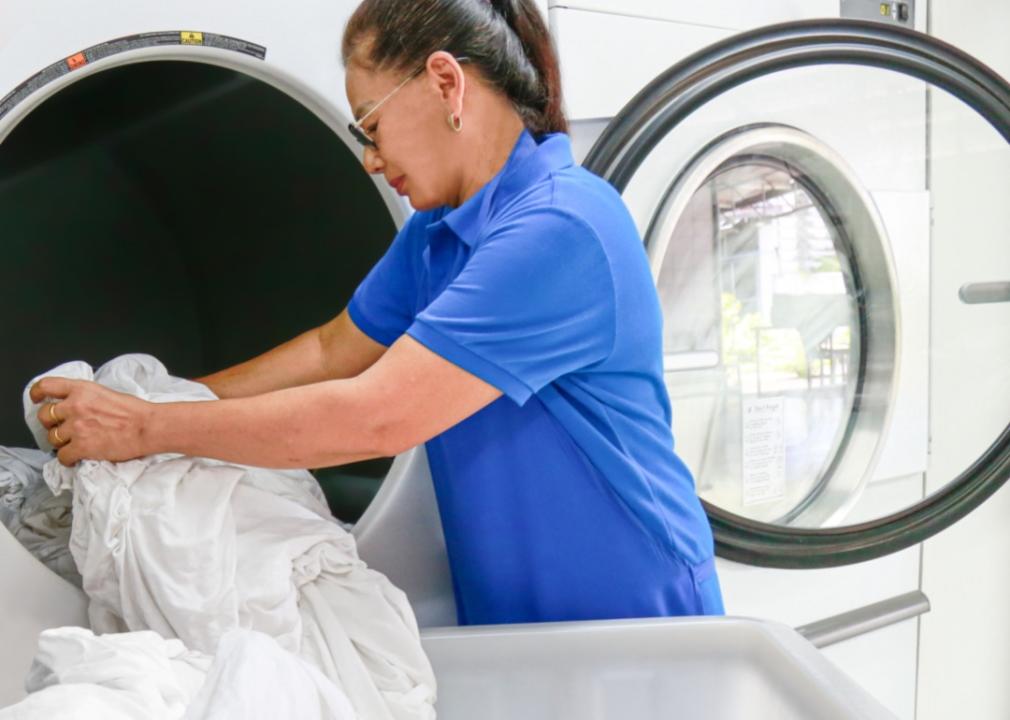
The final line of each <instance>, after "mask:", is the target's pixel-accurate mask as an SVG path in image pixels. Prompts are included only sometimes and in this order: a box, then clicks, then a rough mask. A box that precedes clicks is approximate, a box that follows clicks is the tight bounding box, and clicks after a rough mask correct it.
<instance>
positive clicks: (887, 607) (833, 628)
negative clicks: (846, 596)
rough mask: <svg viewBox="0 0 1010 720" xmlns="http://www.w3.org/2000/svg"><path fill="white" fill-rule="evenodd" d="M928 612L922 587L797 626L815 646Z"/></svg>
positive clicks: (926, 600)
mask: <svg viewBox="0 0 1010 720" xmlns="http://www.w3.org/2000/svg"><path fill="white" fill-rule="evenodd" d="M927 612H929V598H928V597H926V595H925V594H924V593H923V592H922V591H921V590H916V591H914V592H910V593H905V594H904V595H898V596H897V597H893V598H890V599H888V600H883V601H881V602H877V603H873V604H872V605H867V606H866V607H861V608H859V609H857V610H850V611H849V612H844V613H842V614H841V615H835V616H833V617H829V618H825V619H823V620H818V621H817V622H812V623H810V624H809V625H802V626H800V627H798V628H796V632H798V633H799V634H800V635H802V636H803V637H805V638H806V639H807V640H809V641H810V642H811V643H812V644H813V645H814V647H818V648H823V647H827V646H828V645H834V644H836V643H840V642H842V641H843V640H849V639H850V638H854V637H858V636H859V635H865V634H867V633H870V632H873V631H874V630H880V629H881V628H885V627H887V626H889V625H896V624H897V623H900V622H903V621H904V620H909V619H911V618H914V617H918V616H919V615H922V614H923V613H927Z"/></svg>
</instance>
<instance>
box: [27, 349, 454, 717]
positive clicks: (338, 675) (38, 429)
mask: <svg viewBox="0 0 1010 720" xmlns="http://www.w3.org/2000/svg"><path fill="white" fill-rule="evenodd" d="M43 375H45V376H51V375H59V376H62V377H71V378H77V379H89V380H90V379H94V380H95V381H96V382H99V383H101V384H103V385H106V386H108V387H110V388H112V389H115V390H119V391H121V392H128V393H130V394H133V395H137V396H139V397H141V398H144V399H146V400H150V401H153V402H178V401H201V400H210V399H215V396H214V394H213V393H212V392H211V391H210V390H209V389H208V388H207V387H205V386H203V385H200V384H199V383H194V382H190V381H187V380H183V379H179V378H173V377H171V376H169V375H168V373H167V371H166V370H165V368H164V366H163V365H161V363H160V362H158V361H157V360H156V359H155V358H153V357H151V356H147V355H126V356H122V357H120V358H116V359H115V360H112V361H110V362H109V363H107V364H106V365H104V366H102V367H101V368H100V369H99V370H98V371H97V372H96V373H94V374H92V371H91V368H90V367H89V366H87V365H86V364H84V363H68V364H66V365H61V366H60V367H58V368H55V369H54V370H51V371H49V372H47V373H44V374H43ZM40 377H42V376H40ZM36 380H37V378H36ZM34 382H35V380H33V381H32V383H29V385H28V388H30V387H31V385H32V384H33V383H34ZM38 410H39V405H35V404H33V403H31V400H30V398H29V397H28V395H27V388H26V391H25V418H26V420H27V422H28V424H29V426H30V427H31V429H32V431H33V434H34V435H35V437H36V439H37V441H38V442H39V445H40V446H41V447H46V446H47V445H48V442H47V439H46V431H45V429H44V428H43V427H42V426H41V424H40V423H39V422H38V419H37V417H36V415H37V413H38ZM43 475H44V479H45V482H46V484H47V485H48V486H49V488H50V489H51V490H52V492H53V493H59V492H62V491H64V490H71V491H72V493H73V528H72V532H71V536H70V551H71V553H72V554H73V557H74V559H75V561H76V563H77V566H78V568H79V570H80V572H81V576H82V579H83V588H84V590H85V592H86V593H87V595H88V596H89V598H90V606H89V619H90V621H91V624H92V629H93V630H94V631H95V632H98V633H113V632H124V631H130V630H154V631H155V632H157V633H158V635H160V636H162V637H164V638H168V639H172V638H178V639H179V640H181V641H182V643H183V644H184V646H185V647H187V648H189V649H190V650H194V651H199V652H202V653H205V654H208V655H209V654H214V653H218V654H220V652H221V649H220V647H219V644H220V643H221V640H222V638H223V637H224V636H225V635H226V634H227V633H229V632H231V631H234V630H237V629H245V630H253V631H258V632H261V633H265V634H266V635H268V636H270V638H272V639H273V640H274V641H275V642H276V644H277V645H278V646H279V647H280V648H283V649H284V650H286V651H289V652H291V653H294V654H295V655H297V656H298V657H299V658H302V659H304V660H305V661H307V662H308V663H311V664H312V665H314V666H315V667H316V668H318V669H319V670H320V671H321V672H322V673H323V675H324V676H325V677H326V678H328V680H329V681H330V682H331V683H332V684H334V685H335V687H336V688H339V691H342V692H343V693H344V694H345V695H346V697H347V699H348V700H349V702H350V706H352V707H353V708H354V711H355V712H356V714H357V716H360V717H362V718H369V719H372V718H375V719H376V720H385V719H387V718H388V719H389V720H415V719H416V720H421V719H428V718H434V716H435V713H434V700H435V678H434V673H433V672H432V669H431V665H430V664H429V662H428V660H427V657H426V656H425V655H424V652H423V650H422V648H421V644H420V637H419V632H418V629H417V624H416V621H415V619H414V615H413V612H412V610H411V608H410V606H409V604H408V602H407V599H406V596H405V595H404V594H403V593H402V592H401V591H400V590H399V589H398V588H396V587H394V586H393V585H392V584H391V583H390V582H389V580H388V579H387V578H386V577H385V576H383V575H382V574H381V573H378V572H375V571H374V570H371V569H369V568H368V567H367V566H366V565H365V564H364V563H363V562H362V561H361V560H360V559H359V558H358V557H357V551H356V547H355V542H354V538H353V537H352V536H351V535H350V534H349V533H348V532H347V531H346V530H345V529H344V528H343V527H341V526H340V525H339V524H338V523H337V522H336V521H335V520H334V519H333V518H332V517H331V515H330V513H329V510H328V508H327V506H326V503H325V500H324V498H323V495H322V491H321V490H320V489H319V486H318V483H316V482H315V480H314V478H313V477H312V475H311V474H310V473H308V472H307V471H278V470H265V469H261V468H250V467H245V466H240V465H235V464H229V463H223V462H219V461H215V460H209V459H204V458H191V457H183V456H179V455H170V454H164V455H155V456H150V457H146V458H142V459H138V460H133V461H130V462H124V463H109V462H97V461H90V460H85V461H81V462H80V463H78V464H77V465H76V466H74V467H73V468H66V467H63V466H62V465H61V464H59V462H58V461H56V460H53V461H51V462H49V463H47V464H46V465H45V466H44V468H43ZM250 662H252V661H250ZM232 675H233V674H232V673H231V672H230V671H229V672H223V671H222V673H221V674H220V677H221V678H226V677H231V676H232ZM252 675H255V673H252ZM234 676H235V677H244V676H242V675H241V674H240V673H239V674H238V675H234ZM249 690H250V691H251V690H252V688H250V689H249ZM238 692H240V693H241V692H245V688H243V689H241V690H239V691H238ZM281 715H282V716H290V717H295V715H290V714H289V713H286V712H285V713H281ZM214 717H224V716H222V715H215V716H214ZM333 717H340V718H342V717H345V716H343V715H334V716H333ZM347 717H351V716H347Z"/></svg>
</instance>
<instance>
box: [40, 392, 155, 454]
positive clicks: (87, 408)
mask: <svg viewBox="0 0 1010 720" xmlns="http://www.w3.org/2000/svg"><path fill="white" fill-rule="evenodd" d="M29 395H30V396H31V399H32V402H36V403H39V402H42V401H43V400H44V399H45V398H47V397H48V398H51V399H53V402H47V403H45V404H44V405H43V406H42V408H41V409H40V410H39V413H38V418H39V420H40V421H41V422H42V425H43V426H44V427H45V428H46V429H48V430H49V442H50V443H51V444H52V446H53V447H55V448H57V451H58V452H57V457H59V460H60V462H61V463H63V464H64V465H66V466H68V467H69V466H71V465H76V464H77V462H78V461H79V460H84V459H88V460H109V461H111V462H122V461H124V460H132V459H133V458H136V457H140V456H142V455H149V454H150V451H149V450H148V448H147V442H146V440H147V438H146V437H145V430H146V428H147V427H148V426H149V419H150V417H151V413H152V412H153V410H154V404H153V403H149V402H146V401H144V400H141V399H139V398H136V397H133V396H132V395H126V394H124V393H120V392H116V391H115V390H110V389H108V388H107V387H104V386H102V385H99V384H98V383H95V382H90V381H88V380H68V379H66V378H58V377H45V378H42V379H41V380H39V381H38V382H37V383H35V384H34V385H32V388H31V390H30V391H29Z"/></svg>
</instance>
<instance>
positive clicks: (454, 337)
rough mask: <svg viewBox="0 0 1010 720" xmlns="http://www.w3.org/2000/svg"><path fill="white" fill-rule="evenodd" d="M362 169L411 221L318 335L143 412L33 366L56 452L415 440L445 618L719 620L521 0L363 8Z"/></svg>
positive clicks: (687, 503)
mask: <svg viewBox="0 0 1010 720" xmlns="http://www.w3.org/2000/svg"><path fill="white" fill-rule="evenodd" d="M343 57H344V62H345V64H346V67H347V74H346V78H347V83H346V91H347V96H348V99H349V101H350V105H351V107H352V108H353V109H354V114H355V117H356V118H358V120H357V122H356V123H354V124H353V125H352V126H351V131H352V133H354V135H355V136H356V137H357V138H358V139H359V141H360V142H361V143H362V144H363V145H364V146H365V147H364V163H365V167H366V169H367V170H368V171H369V172H371V173H381V174H382V175H383V176H384V177H385V178H386V180H387V181H388V182H389V183H390V185H392V186H393V187H394V188H395V189H396V190H397V191H398V192H399V193H401V194H402V195H405V196H407V197H408V198H409V200H410V203H411V205H412V206H413V207H414V208H415V209H416V210H418V212H417V213H416V214H414V215H413V216H412V217H411V219H410V220H409V221H408V222H407V223H406V225H405V226H404V228H403V229H402V230H401V231H400V233H399V234H398V235H397V236H396V238H395V240H394V241H393V243H392V245H391V247H390V249H389V251H388V252H387V253H386V255H385V256H384V257H383V258H382V260H381V261H380V262H379V263H378V264H377V265H376V266H375V268H374V269H373V270H372V271H371V273H370V274H369V275H368V277H366V278H365V280H364V281H363V282H362V284H361V285H360V286H359V287H358V289H357V291H356V292H355V294H354V297H353V299H352V300H351V302H350V304H349V306H348V308H347V309H346V310H345V311H344V312H342V313H341V314H340V315H339V316H338V317H337V318H335V319H334V320H332V321H331V322H329V323H328V324H326V325H324V326H322V327H320V328H317V329H315V330H312V331H309V332H307V333H305V334H304V335H301V336H300V337H298V338H296V339H294V340H292V341H290V342H288V343H286V344H284V345H282V346H280V347H278V348H276V349H274V350H272V351H270V352H268V353H266V354H264V355H262V356H260V357H258V358H255V359H253V360H251V361H249V362H246V363H243V364H241V365H238V366H236V367H233V368H230V369H227V370H224V371H221V372H219V373H216V374H214V375H210V376H208V377H206V378H202V381H203V382H205V383H206V384H207V385H208V386H210V387H211V389H213V390H214V391H215V392H216V393H217V394H218V396H220V397H221V398H222V400H220V401H217V402H207V403H176V404H165V405H152V404H149V403H146V402H143V401H141V400H138V399H136V398H133V397H128V396H125V395H120V394H117V393H115V392H112V391H109V390H108V389H105V388H102V387H99V386H97V385H95V384H93V383H85V382H75V381H68V380H60V379H56V378H45V379H43V380H41V381H40V382H39V383H38V384H37V385H36V386H35V387H34V388H33V389H32V396H33V398H35V399H36V401H39V400H41V399H42V398H44V397H51V398H56V399H57V400H58V402H55V403H51V404H47V405H45V406H44V407H43V408H42V410H41V411H40V413H39V417H40V419H41V420H42V421H43V423H44V424H45V425H46V427H48V428H50V439H51V440H52V442H53V444H54V445H55V446H57V447H59V458H60V460H61V461H62V462H63V463H65V464H68V465H69V464H73V463H75V462H77V461H78V460H80V459H82V458H92V459H107V460H114V461H122V460H127V459H129V458H133V457H137V456H140V455H146V454H152V453H158V452H178V453H184V454H187V455H196V456H206V457H213V458H219V459H221V460H225V461H231V462H237V463H244V464H250V465H261V466H267V467H322V466H328V465H336V464H341V463H348V462H353V461H357V460H362V459H365V458H371V457H376V456H388V455H393V454H396V453H399V452H401V451H404V450H406V449H408V448H410V447H413V446H414V445H417V444H419V443H421V442H427V453H428V460H429V463H430V465H431V469H432V475H433V478H434V482H435V488H436V495H437V498H438V503H439V510H440V514H441V517H442V523H443V526H444V531H445V537H446V546H447V550H448V554H449V561H450V567H451V569H452V574H453V581H454V588H455V593H456V601H457V608H458V612H459V620H460V623H462V624H473V623H501V622H531V621H546V620H576V619H593V618H616V617H643V616H658V615H684V614H692V615H700V614H717V613H721V612H722V600H721V596H720V592H719V585H718V580H717V579H716V576H715V572H714V563H713V557H712V535H711V531H710V529H709V526H708V522H707V519H706V517H705V514H704V512H703V510H702V507H701V504H700V502H699V500H698V498H697V496H696V494H695V490H694V484H693V480H692V478H691V475H690V473H689V471H688V470H687V469H686V467H685V466H684V465H683V463H682V462H681V461H680V460H679V459H678V458H677V456H676V455H675V454H674V451H673V441H672V437H671V434H670V408H669V400H668V398H667V393H666V390H665V386H664V384H663V377H662V371H663V369H662V348H661V326H662V321H661V317H660V310H659V305H658V301H657V297H656V293H655V290H654V287H653V284H652V279H651V275H650V272H649V267H648V264H647V261H646V257H645V254H644V252H643V248H642V243H641V240H640V238H639V237H638V234H637V231H636V229H635V226H634V224H633V222H632V220H631V218H630V216H629V214H628V212H627V210H626V208H625V207H624V205H623V203H622V202H621V199H620V197H619V196H618V195H617V194H616V193H615V192H614V191H613V189H612V188H611V187H610V186H609V185H607V184H606V183H604V182H603V181H602V180H600V179H599V178H596V177H594V176H593V175H591V174H590V173H588V172H587V171H585V170H583V169H582V168H580V167H578V166H576V165H575V164H574V163H573V161H572V156H571V149H570V145H569V140H568V137H567V135H566V134H564V133H565V131H566V129H567V126H566V122H565V119H564V116H563V115H562V112H561V96H560V87H559V83H560V80H559V72H558V65H557V59H556V57H555V54H554V50H553V47H552V44H551V42H550V39H549V36H548V34H547V31H546V28H545V27H544V24H543V21H542V19H541V17H540V15H539V13H538V11H537V10H536V8H535V6H534V5H533V3H532V2H531V1H530V0H501V1H499V0H495V1H494V2H490V3H489V2H487V1H486V0H365V1H364V2H363V3H362V4H361V6H360V7H359V8H358V9H357V11H356V12H355V13H354V16H353V17H352V18H351V20H350V22H349V23H348V26H347V28H346V30H345V34H344V42H343Z"/></svg>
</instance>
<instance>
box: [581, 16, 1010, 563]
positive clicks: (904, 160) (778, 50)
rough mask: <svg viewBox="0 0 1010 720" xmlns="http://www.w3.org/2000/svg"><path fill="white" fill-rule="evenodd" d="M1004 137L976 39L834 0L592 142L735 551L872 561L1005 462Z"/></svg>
mask: <svg viewBox="0 0 1010 720" xmlns="http://www.w3.org/2000/svg"><path fill="white" fill-rule="evenodd" d="M1008 139H1010V86H1008V85H1007V83H1006V82H1005V81H1004V80H1003V79H1002V78H1000V76H998V75H997V74H996V73H994V72H992V71H991V70H989V69H988V68H986V67H985V66H983V65H981V64H980V63H979V62H978V61H976V60H974V59H973V58H971V57H968V56H966V55H965V54H964V53H961V52H959V51H958V50H956V49H955V48H952V47H950V46H949V45H946V44H944V43H942V42H940V41H938V40H935V39H933V38H930V37H928V36H925V35H922V34H919V33H915V32H912V31H907V30H903V29H896V28H890V27H885V26H881V25H876V24H869V23H862V22H852V21H827V22H804V23H789V24H784V25H779V26H773V27H768V28H764V29H761V30H758V31H755V32H751V33H745V34H742V35H738V36H736V37H734V38H730V39H729V40H726V41H724V42H722V43H720V44H717V45H714V46H711V47H709V48H706V49H705V50H702V51H700V52H699V53H697V54H695V55H693V56H691V57H688V58H687V59H686V60H684V61H683V62H681V63H679V64H677V65H675V66H674V67H672V68H670V69H669V70H668V71H667V72H666V73H664V74H663V75H662V76H660V77H658V78H657V79H656V80H655V81H653V82H652V83H651V84H650V85H649V86H648V87H646V88H645V89H644V90H642V91H641V92H640V93H639V94H638V95H637V96H636V97H635V98H634V99H633V100H632V101H631V102H630V103H629V104H628V106H627V107H625V108H624V109H623V110H622V111H621V113H620V114H619V115H618V116H617V118H616V119H615V120H614V122H612V123H611V124H610V125H609V126H608V127H607V129H606V130H605V131H604V133H603V135H602V136H601V137H600V139H599V140H598V141H597V143H596V145H595V146H594V147H593V149H592V150H591V151H590V153H589V155H588V157H587V158H586V162H585V164H586V166H587V167H588V168H589V169H590V170H592V171H594V172H596V173H597V174H599V175H601V176H603V177H604V178H606V179H607V180H609V181H610V182H611V183H613V184H614V185H615V187H617V188H618V190H620V191H621V192H622V194H623V196H624V198H625V201H626V202H627V204H628V206H629V208H630V209H631V211H632V214H633V215H634V216H635V219H636V221H637V223H638V225H639V228H640V230H641V231H642V235H643V238H644V240H645V242H646V245H647V252H648V256H649V260H650V263H651V266H652V272H653V277H654V279H655V282H656V285H657V288H658V292H659V297H660V301H661V303H662V306H663V314H664V359H665V378H666V385H667V389H668V391H669V394H670V399H671V405H672V411H673V428H674V437H675V439H676V443H677V450H678V452H679V453H680V454H681V456H682V457H683V458H684V460H685V461H686V462H687V463H688V465H689V466H690V467H691V468H692V469H693V470H694V472H695V474H696V482H697V488H698V493H699V495H700V496H701V497H702V499H703V500H704V501H705V504H706V507H707V509H708V512H709V516H710V519H711V521H712V525H713V530H714V532H715V535H716V543H717V548H718V552H719V554H720V555H722V556H723V557H727V558H730V559H734V560H739V561H743V562H748V563H752V564H760V565H771V566H782V567H815V566H829V565H839V564H846V563H852V562H858V561H862V560H867V559H869V558H872V557H876V556H879V555H883V554H886V553H890V552H894V551H896V550H899V549H901V548H904V547H907V546H909V545H911V544H914V543H917V542H920V541H921V540H923V539H924V538H926V537H929V536H930V535H932V534H934V533H936V532H938V531H939V530H941V529H942V528H944V527H946V526H947V525H949V524H950V523H952V522H954V521H956V520H957V519H959V518H960V517H962V516H963V515H965V514H966V513H968V512H970V511H971V510H972V509H973V508H974V507H976V506H977V505H978V504H979V503H981V502H982V501H983V500H984V499H985V498H987V497H988V496H989V495H990V494H992V493H993V492H994V491H995V490H996V489H997V488H998V487H999V486H1000V485H1001V484H1002V483H1003V482H1004V481H1005V480H1006V479H1007V476H1008V474H1010V430H1008V428H1007V422H1008V416H1010V382H1008V371H1007V358H1008V357H1010V247H1008V246H1007V244H1006V242H1005V239H1004V238H1005V236H1006V233H1007V230H1008V226H1010V207H1008V205H1007V204H1006V202H1005V198H1006V197H1007V196H1008V191H1010V147H1008V144H1007V141H1008Z"/></svg>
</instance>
